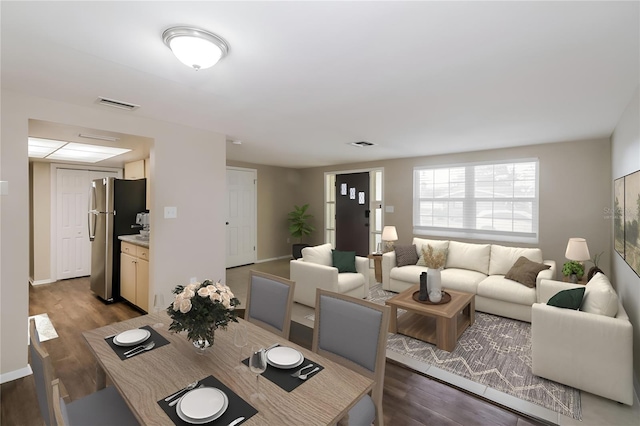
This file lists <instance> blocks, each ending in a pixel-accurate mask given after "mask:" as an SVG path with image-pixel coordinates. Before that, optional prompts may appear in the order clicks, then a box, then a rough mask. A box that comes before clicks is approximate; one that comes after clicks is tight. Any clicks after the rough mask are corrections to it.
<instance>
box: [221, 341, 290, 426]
mask: <svg viewBox="0 0 640 426" xmlns="http://www.w3.org/2000/svg"><path fill="white" fill-rule="evenodd" d="M276 346H280V343H274V344H273V345H271V346H269V347H268V348H267V349H265V350H264V351H265V352H266V351H268V350H269V349H273V348H275V347H276ZM243 418H244V417H243ZM229 426H231V425H229Z"/></svg>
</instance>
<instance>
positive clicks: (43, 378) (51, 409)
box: [29, 319, 140, 426]
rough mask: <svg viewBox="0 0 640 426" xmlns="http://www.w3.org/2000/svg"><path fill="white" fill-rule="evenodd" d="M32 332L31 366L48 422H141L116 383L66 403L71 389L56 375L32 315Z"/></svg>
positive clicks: (108, 425) (121, 425)
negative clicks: (118, 389) (116, 386)
mask: <svg viewBox="0 0 640 426" xmlns="http://www.w3.org/2000/svg"><path fill="white" fill-rule="evenodd" d="M29 333H30V336H29V339H30V342H31V345H30V348H29V351H30V355H31V369H32V370H33V377H34V379H35V382H36V394H37V396H38V405H39V406H40V413H41V414H42V418H43V419H44V421H45V424H46V425H47V426H61V425H78V426H85V425H92V426H101V425H104V426H112V425H118V426H126V425H139V424H140V423H139V422H138V421H137V420H136V418H135V416H134V415H133V413H132V412H131V410H130V409H129V407H128V406H127V403H126V402H125V401H124V400H123V399H122V397H121V396H120V394H119V393H118V391H117V390H116V388H115V387H113V386H109V387H106V388H104V389H100V390H99V391H97V392H94V393H92V394H90V395H87V396H85V397H82V398H80V399H77V400H75V401H73V402H70V403H68V404H67V403H66V402H65V400H68V399H69V397H68V393H67V392H66V389H65V388H64V385H63V384H62V382H60V380H59V379H57V378H56V377H55V370H54V369H53V364H52V363H51V357H50V356H49V353H48V352H47V350H46V349H44V347H43V346H42V345H41V343H40V339H39V336H38V332H37V330H36V326H35V321H34V320H33V319H31V320H30V322H29ZM56 411H58V413H56Z"/></svg>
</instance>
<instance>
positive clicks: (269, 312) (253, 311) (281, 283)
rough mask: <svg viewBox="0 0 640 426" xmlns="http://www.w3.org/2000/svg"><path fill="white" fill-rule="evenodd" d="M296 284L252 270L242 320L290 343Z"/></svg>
mask: <svg viewBox="0 0 640 426" xmlns="http://www.w3.org/2000/svg"><path fill="white" fill-rule="evenodd" d="M295 285H296V283H295V282H293V281H291V280H288V279H286V278H282V277H278V276H276V275H271V274H267V273H265V272H259V271H253V270H252V271H251V272H250V278H249V288H248V290H247V305H246V308H245V315H244V319H245V320H247V321H249V322H251V323H253V324H255V325H257V326H259V327H262V328H264V329H265V330H268V331H270V332H272V333H275V334H278V335H280V336H282V337H284V338H285V339H287V340H289V329H290V327H291V308H292V306H293V293H294V290H295Z"/></svg>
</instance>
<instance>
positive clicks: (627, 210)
mask: <svg viewBox="0 0 640 426" xmlns="http://www.w3.org/2000/svg"><path fill="white" fill-rule="evenodd" d="M623 211H624V260H625V261H626V262H627V263H628V264H629V266H631V269H633V270H634V271H635V273H636V274H638V276H640V225H639V224H640V170H638V171H637V172H635V173H631V174H629V175H627V176H625V177H624V209H623Z"/></svg>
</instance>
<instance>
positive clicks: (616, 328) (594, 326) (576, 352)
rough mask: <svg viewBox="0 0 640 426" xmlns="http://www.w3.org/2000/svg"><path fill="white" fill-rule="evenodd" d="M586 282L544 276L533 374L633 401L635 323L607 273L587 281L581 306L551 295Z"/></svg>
mask: <svg viewBox="0 0 640 426" xmlns="http://www.w3.org/2000/svg"><path fill="white" fill-rule="evenodd" d="M579 287H582V285H580V284H571V283H565V282H560V281H552V280H542V281H541V282H540V284H539V285H538V301H539V302H540V303H535V304H534V305H533V312H532V319H531V370H532V372H533V374H535V375H537V376H540V377H544V378H546V379H550V380H553V381H556V382H558V383H563V384H565V385H568V386H572V387H574V388H577V389H582V390H584V391H587V392H590V393H593V394H596V395H600V396H603V397H605V398H609V399H612V400H614V401H618V402H622V403H624V404H628V405H633V327H632V325H631V322H630V321H629V317H628V316H627V313H626V312H625V310H624V307H623V306H622V303H621V301H620V300H619V299H618V297H617V294H616V293H615V290H613V288H612V286H611V283H610V282H609V280H608V279H607V277H606V276H605V275H603V274H601V273H598V274H596V275H595V276H594V277H593V278H591V280H590V281H589V282H588V283H587V285H586V287H585V293H584V297H583V300H582V304H581V306H580V310H573V309H563V308H559V307H556V306H550V305H547V304H546V303H547V302H548V300H549V299H550V298H551V297H552V296H554V295H556V294H557V293H558V292H560V291H562V290H567V289H572V288H579Z"/></svg>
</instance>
